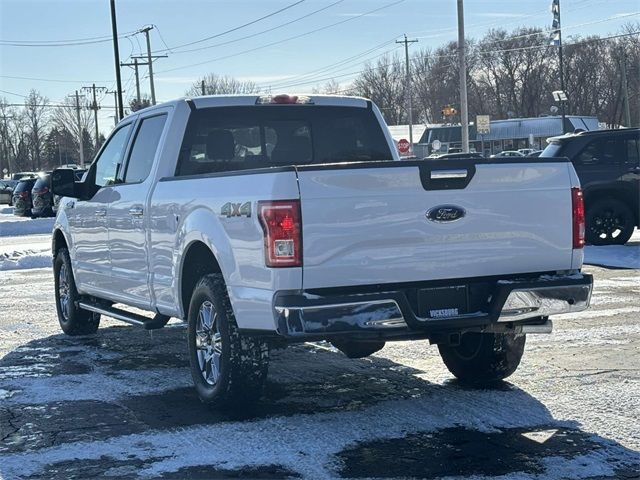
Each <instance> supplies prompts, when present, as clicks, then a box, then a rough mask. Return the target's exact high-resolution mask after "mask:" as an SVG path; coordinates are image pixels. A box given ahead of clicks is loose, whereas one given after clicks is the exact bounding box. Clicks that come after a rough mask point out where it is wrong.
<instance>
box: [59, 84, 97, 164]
mask: <svg viewBox="0 0 640 480" xmlns="http://www.w3.org/2000/svg"><path fill="white" fill-rule="evenodd" d="M80 106H81V109H80V126H78V120H77V116H76V101H75V97H72V96H68V97H66V98H65V99H64V100H63V101H62V106H60V107H58V108H56V109H55V111H54V113H53V124H54V126H56V127H58V129H60V130H63V129H66V130H68V131H70V132H71V133H72V134H73V138H74V139H75V142H76V149H77V151H78V152H79V151H80V143H79V142H78V139H79V133H80V132H79V129H82V131H83V138H84V132H93V130H94V120H93V114H92V112H91V110H89V109H88V108H86V107H85V106H84V105H82V104H81V105H80ZM89 137H91V136H89ZM85 143H86V141H85V142H84V143H83V146H84V144H85ZM92 150H93V148H91V149H90V151H92ZM85 151H87V149H86V148H85ZM90 151H89V152H87V156H86V158H85V161H86V162H87V163H88V162H89V161H90ZM78 158H79V153H78Z"/></svg>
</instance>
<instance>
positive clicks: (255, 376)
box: [187, 274, 269, 407]
mask: <svg viewBox="0 0 640 480" xmlns="http://www.w3.org/2000/svg"><path fill="white" fill-rule="evenodd" d="M187 333H188V335H187V337H188V342H189V363H190V368H191V377H192V378H193V382H194V385H195V388H196V391H197V392H198V396H199V397H200V400H202V401H203V402H204V403H207V404H210V405H212V406H215V407H218V406H228V405H231V404H233V403H248V402H251V401H254V400H257V399H258V398H259V397H260V395H261V393H262V389H263V387H264V383H265V380H266V377H267V370H268V366H269V348H268V345H267V343H266V342H265V341H263V340H260V339H258V338H254V337H249V336H245V335H242V334H241V333H240V332H239V331H238V326H237V325H236V321H235V317H234V315H233V310H232V309H231V303H230V301H229V297H228V295H227V289H226V286H225V284H224V280H223V279H222V276H221V275H220V274H211V275H206V276H204V277H203V278H202V279H201V280H200V281H199V282H198V284H197V285H196V287H195V289H194V291H193V295H192V297H191V303H190V305H189V314H188V329H187Z"/></svg>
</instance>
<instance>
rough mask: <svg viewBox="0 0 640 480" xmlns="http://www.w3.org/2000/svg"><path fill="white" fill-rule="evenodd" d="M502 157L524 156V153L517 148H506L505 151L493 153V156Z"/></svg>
mask: <svg viewBox="0 0 640 480" xmlns="http://www.w3.org/2000/svg"><path fill="white" fill-rule="evenodd" d="M502 157H524V153H520V152H518V151H517V150H505V151H503V152H500V153H496V154H495V155H491V158H502Z"/></svg>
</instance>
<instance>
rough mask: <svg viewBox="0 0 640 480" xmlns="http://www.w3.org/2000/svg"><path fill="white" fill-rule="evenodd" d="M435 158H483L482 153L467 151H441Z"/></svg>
mask: <svg viewBox="0 0 640 480" xmlns="http://www.w3.org/2000/svg"><path fill="white" fill-rule="evenodd" d="M437 158H439V159H440V158H484V155H482V154H481V153H478V152H469V153H443V154H442V155H439V156H438V157H437Z"/></svg>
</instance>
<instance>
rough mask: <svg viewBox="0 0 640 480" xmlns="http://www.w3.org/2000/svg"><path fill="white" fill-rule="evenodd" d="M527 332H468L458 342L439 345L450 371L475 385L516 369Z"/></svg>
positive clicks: (460, 378)
mask: <svg viewBox="0 0 640 480" xmlns="http://www.w3.org/2000/svg"><path fill="white" fill-rule="evenodd" d="M525 341H526V335H523V334H519V335H515V334H507V333H475V332H469V333H465V334H463V335H462V336H461V337H460V344H459V345H456V346H451V345H444V344H441V345H438V350H439V351H440V356H441V357H442V360H443V361H444V364H445V365H446V366H447V368H448V369H449V371H450V372H451V373H452V374H453V375H455V376H456V378H458V380H460V381H461V382H464V383H468V384H475V385H482V384H491V383H494V382H497V381H499V380H503V379H505V378H507V377H508V376H509V375H511V374H512V373H513V372H515V371H516V369H517V368H518V365H519V364H520V360H521V359H522V355H523V354H524V344H525Z"/></svg>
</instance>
